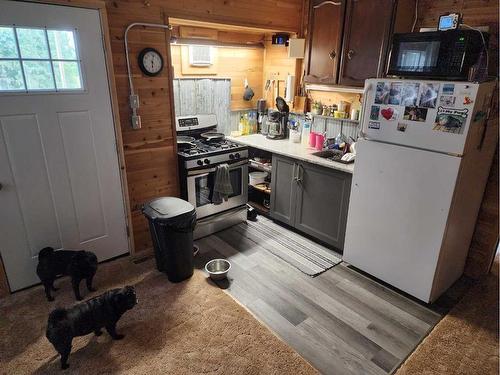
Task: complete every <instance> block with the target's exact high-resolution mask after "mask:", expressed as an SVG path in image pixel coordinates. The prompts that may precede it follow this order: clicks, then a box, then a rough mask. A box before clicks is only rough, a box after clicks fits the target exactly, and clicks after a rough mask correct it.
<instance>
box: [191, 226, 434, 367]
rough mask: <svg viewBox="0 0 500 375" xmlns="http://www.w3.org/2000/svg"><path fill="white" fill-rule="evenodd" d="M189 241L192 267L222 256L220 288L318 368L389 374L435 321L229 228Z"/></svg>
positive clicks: (404, 302)
mask: <svg viewBox="0 0 500 375" xmlns="http://www.w3.org/2000/svg"><path fill="white" fill-rule="evenodd" d="M283 230H284V231H286V230H287V229H285V228H283ZM196 243H197V244H198V245H199V246H200V253H199V254H198V256H197V257H196V266H197V267H199V268H202V267H203V266H204V264H205V263H206V262H207V261H208V260H210V259H213V258H221V257H222V258H227V259H229V260H230V261H231V264H232V268H231V270H230V275H229V279H228V280H226V281H224V282H219V286H220V287H222V288H225V289H226V291H227V292H228V293H229V294H230V295H232V296H233V297H234V298H235V299H236V300H237V301H239V302H240V303H241V304H242V305H244V306H246V307H247V308H248V310H250V311H251V312H252V313H253V314H254V315H255V316H256V317H257V318H258V319H260V320H261V321H262V322H263V323H264V324H265V325H267V326H268V327H269V328H270V329H271V330H272V331H274V332H275V333H276V334H277V335H278V336H279V337H280V338H282V339H283V340H284V341H285V342H287V343H288V344H289V345H290V346H291V347H292V348H294V349H295V350H296V351H297V352H298V353H300V354H301V355H302V356H303V357H304V358H305V359H306V360H308V361H309V362H310V363H311V364H312V365H313V366H314V367H316V368H317V369H318V370H319V371H320V372H322V373H324V374H335V375H341V374H356V375H359V374H387V373H390V372H392V371H393V370H394V369H395V368H396V367H397V366H398V365H399V364H400V363H401V362H402V361H403V360H404V359H405V358H406V357H407V356H408V355H409V354H410V353H411V352H412V351H413V349H414V348H415V347H416V345H418V343H419V342H420V341H421V340H422V338H423V337H424V336H425V335H426V334H427V333H428V332H429V330H430V329H431V328H432V327H433V326H434V325H435V324H436V323H437V322H438V321H439V320H440V319H441V314H440V313H438V312H436V311H433V309H430V308H429V307H428V306H424V305H421V304H419V303H416V302H415V301H413V300H410V299H408V298H406V297H404V296H402V295H400V294H398V293H396V292H395V291H393V290H390V289H388V288H386V287H385V286H383V285H381V284H379V283H377V282H376V281H374V280H372V279H370V278H368V277H366V276H364V275H362V274H360V273H359V272H357V271H355V270H353V269H351V268H349V267H347V266H346V265H344V264H340V265H338V266H336V267H334V268H332V269H330V270H328V271H326V272H324V273H323V274H321V275H319V276H317V277H315V278H312V277H310V276H307V275H305V274H303V273H302V272H300V271H299V270H297V269H296V268H294V267H292V266H290V265H289V264H288V263H286V262H284V261H283V260H281V259H279V258H278V257H276V256H274V255H273V254H272V253H270V252H269V251H268V250H267V249H266V246H268V244H266V243H265V241H260V242H258V243H257V242H254V241H252V240H250V239H248V238H245V237H244V236H242V235H241V234H240V233H238V232H237V231H235V230H233V229H231V228H229V229H226V230H225V231H222V232H219V233H217V234H214V235H212V236H209V237H205V238H203V239H200V240H198V241H197V242H196Z"/></svg>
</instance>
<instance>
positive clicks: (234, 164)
mask: <svg viewBox="0 0 500 375" xmlns="http://www.w3.org/2000/svg"><path fill="white" fill-rule="evenodd" d="M216 128H217V118H216V116H215V115H197V116H182V117H177V118H176V130H177V135H178V136H181V135H182V136H189V137H193V138H194V140H193V141H191V142H190V143H184V144H178V152H177V154H178V159H179V175H180V183H181V197H182V198H183V199H185V200H187V201H189V202H190V203H191V204H193V205H194V206H195V208H196V214H197V217H198V223H197V226H196V229H195V233H194V237H195V238H200V237H204V236H207V235H209V234H212V233H214V232H216V231H219V230H222V229H225V228H227V227H229V226H232V225H235V224H238V223H240V222H241V221H244V220H246V203H247V200H248V148H247V147H246V146H242V145H240V144H237V143H235V142H231V141H228V140H226V139H221V140H212V141H208V140H206V139H203V138H202V137H201V134H202V133H204V132H208V131H214V130H215V129H216ZM223 163H226V164H228V165H229V176H230V179H231V185H232V187H233V194H231V195H230V196H229V197H228V200H227V201H223V202H222V203H221V204H214V203H212V194H213V185H214V181H215V175H216V170H217V166H218V165H220V164H223Z"/></svg>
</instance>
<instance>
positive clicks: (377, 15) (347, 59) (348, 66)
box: [339, 0, 395, 86]
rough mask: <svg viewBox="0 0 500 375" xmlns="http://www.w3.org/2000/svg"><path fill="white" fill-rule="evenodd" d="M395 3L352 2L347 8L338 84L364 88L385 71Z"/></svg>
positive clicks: (378, 0) (366, 0) (393, 0)
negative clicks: (365, 81) (368, 82)
mask: <svg viewBox="0 0 500 375" xmlns="http://www.w3.org/2000/svg"><path fill="white" fill-rule="evenodd" d="M394 3H395V0H377V1H373V0H350V1H349V2H348V4H347V10H346V20H345V31H344V41H343V47H342V58H341V65H340V73H339V84H341V85H347V86H363V85H364V80H365V79H367V78H376V77H381V76H382V75H383V74H384V70H385V61H386V54H387V44H388V41H389V36H390V32H391V25H392V18H393V12H394Z"/></svg>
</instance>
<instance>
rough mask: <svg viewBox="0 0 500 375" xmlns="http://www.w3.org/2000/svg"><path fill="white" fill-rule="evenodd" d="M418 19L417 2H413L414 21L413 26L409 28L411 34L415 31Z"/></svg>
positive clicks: (416, 0)
mask: <svg viewBox="0 0 500 375" xmlns="http://www.w3.org/2000/svg"><path fill="white" fill-rule="evenodd" d="M417 19H418V0H415V19H414V20H413V26H412V27H411V32H413V31H414V30H415V26H416V25H417Z"/></svg>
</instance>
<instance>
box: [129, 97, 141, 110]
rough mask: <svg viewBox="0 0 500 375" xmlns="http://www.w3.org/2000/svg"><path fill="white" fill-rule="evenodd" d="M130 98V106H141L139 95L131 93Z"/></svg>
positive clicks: (134, 107) (133, 107)
mask: <svg viewBox="0 0 500 375" xmlns="http://www.w3.org/2000/svg"><path fill="white" fill-rule="evenodd" d="M129 100H130V108H132V109H137V108H139V95H137V94H134V95H130V97H129Z"/></svg>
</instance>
